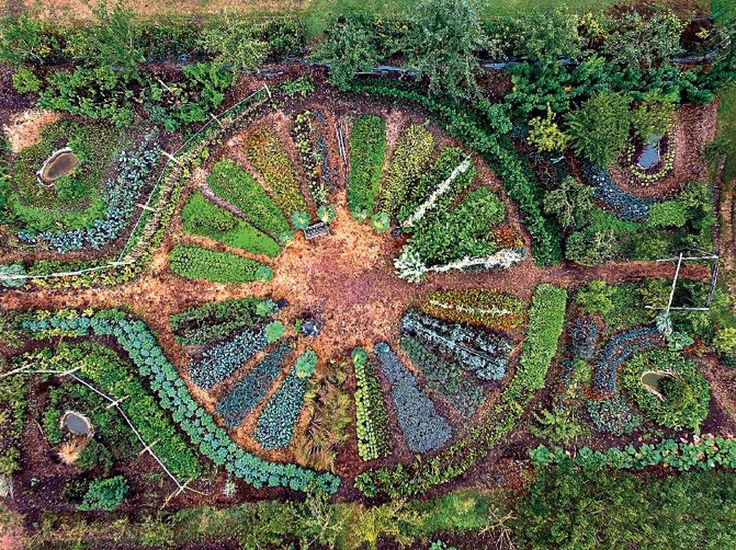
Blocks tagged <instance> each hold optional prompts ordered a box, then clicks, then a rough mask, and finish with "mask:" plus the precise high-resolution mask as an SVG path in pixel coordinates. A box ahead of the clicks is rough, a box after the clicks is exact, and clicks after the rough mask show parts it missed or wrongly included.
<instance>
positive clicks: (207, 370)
mask: <svg viewBox="0 0 736 550" xmlns="http://www.w3.org/2000/svg"><path fill="white" fill-rule="evenodd" d="M268 343H269V339H268V337H267V336H266V333H265V331H264V330H262V329H260V328H258V327H254V328H252V329H246V330H244V331H241V332H240V333H238V334H236V335H235V336H234V337H232V338H230V339H228V340H225V341H223V342H218V343H215V344H212V345H211V346H209V347H207V348H205V350H204V351H203V352H202V355H201V356H200V358H199V359H198V360H197V361H195V362H193V363H192V364H191V365H190V366H189V376H190V377H191V379H192V382H194V383H195V384H196V385H197V386H199V387H200V388H204V389H209V388H211V387H212V386H214V385H215V384H219V383H220V382H222V381H224V380H225V379H226V378H228V377H229V376H230V375H231V374H233V373H234V372H235V371H236V370H237V369H238V368H239V367H240V366H241V365H243V364H244V363H245V362H246V361H248V359H250V358H251V357H253V355H255V354H256V353H257V352H258V351H260V350H261V349H263V348H264V347H266V345H267V344H268Z"/></svg>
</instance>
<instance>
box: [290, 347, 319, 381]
mask: <svg viewBox="0 0 736 550" xmlns="http://www.w3.org/2000/svg"><path fill="white" fill-rule="evenodd" d="M315 368H317V354H316V353H315V352H314V350H313V349H308V350H306V351H305V352H304V353H302V354H301V355H299V357H297V358H296V362H295V363H294V370H295V372H296V375H297V376H298V377H299V378H309V377H310V376H312V374H314V369H315Z"/></svg>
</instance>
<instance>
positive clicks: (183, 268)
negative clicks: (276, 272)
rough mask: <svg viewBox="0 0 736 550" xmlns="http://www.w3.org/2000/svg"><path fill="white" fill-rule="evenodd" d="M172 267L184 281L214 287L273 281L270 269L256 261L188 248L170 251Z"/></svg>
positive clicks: (193, 247)
mask: <svg viewBox="0 0 736 550" xmlns="http://www.w3.org/2000/svg"><path fill="white" fill-rule="evenodd" d="M169 265H170V267H171V270H172V271H173V272H174V273H176V274H177V275H180V276H181V277H185V278H187V279H206V280H208V281H212V282H215V283H230V284H239V283H250V282H253V281H269V280H271V277H273V272H272V271H271V268H270V267H268V266H267V265H264V264H262V263H260V262H257V261H255V260H251V259H249V258H242V257H240V256H238V255H237V254H231V253H230V252H218V251H216V250H209V249H207V248H201V247H199V246H195V245H188V244H182V245H177V246H176V247H175V248H174V249H173V250H172V251H171V253H170V254H169Z"/></svg>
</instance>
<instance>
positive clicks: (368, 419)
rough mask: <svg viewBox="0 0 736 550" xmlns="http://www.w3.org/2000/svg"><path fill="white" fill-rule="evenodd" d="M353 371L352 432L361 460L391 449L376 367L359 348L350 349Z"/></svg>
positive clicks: (387, 421)
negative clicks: (353, 414)
mask: <svg viewBox="0 0 736 550" xmlns="http://www.w3.org/2000/svg"><path fill="white" fill-rule="evenodd" d="M351 356H352V360H353V369H354V371H355V380H356V390H355V432H356V435H357V439H358V455H359V456H360V458H362V459H363V460H375V459H377V458H380V457H383V456H387V455H388V454H389V452H390V448H389V444H390V432H389V429H390V424H389V419H388V413H387V412H386V404H385V403H384V401H383V394H382V393H381V388H380V386H379V385H378V380H376V369H375V365H374V364H373V362H372V361H371V360H370V358H369V357H368V354H367V353H366V352H365V350H364V349H362V348H356V349H354V350H353V353H352V355H351Z"/></svg>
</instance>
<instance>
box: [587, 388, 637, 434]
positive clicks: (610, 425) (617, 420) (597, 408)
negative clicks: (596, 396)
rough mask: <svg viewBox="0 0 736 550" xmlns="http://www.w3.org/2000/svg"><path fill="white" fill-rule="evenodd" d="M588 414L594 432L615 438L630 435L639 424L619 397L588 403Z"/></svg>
mask: <svg viewBox="0 0 736 550" xmlns="http://www.w3.org/2000/svg"><path fill="white" fill-rule="evenodd" d="M588 414H589V415H590V420H591V421H592V422H593V426H595V429H596V430H598V431H599V432H605V433H610V434H613V435H615V436H622V435H627V434H630V433H631V432H633V431H634V430H635V429H636V428H638V427H639V424H640V423H641V420H640V419H639V417H638V416H636V415H635V414H634V413H633V412H632V411H631V409H630V408H629V406H628V405H627V404H626V403H625V402H624V400H623V399H621V397H619V396H615V397H613V398H611V399H602V400H590V401H588Z"/></svg>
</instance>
